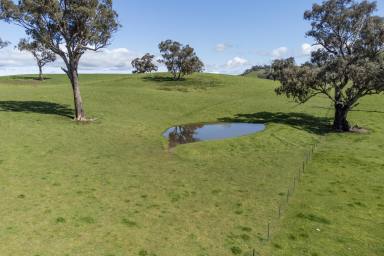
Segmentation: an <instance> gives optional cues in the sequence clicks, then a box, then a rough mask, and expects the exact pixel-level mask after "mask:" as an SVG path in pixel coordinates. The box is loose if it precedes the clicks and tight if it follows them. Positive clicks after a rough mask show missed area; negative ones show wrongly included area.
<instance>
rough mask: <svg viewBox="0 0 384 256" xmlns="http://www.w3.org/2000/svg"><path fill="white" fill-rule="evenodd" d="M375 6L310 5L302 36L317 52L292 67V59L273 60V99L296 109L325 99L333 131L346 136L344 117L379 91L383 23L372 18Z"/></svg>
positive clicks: (383, 85)
mask: <svg viewBox="0 0 384 256" xmlns="http://www.w3.org/2000/svg"><path fill="white" fill-rule="evenodd" d="M375 10H376V3H375V2H369V1H362V2H360V1H359V2H356V1H353V0H327V1H324V2H323V3H322V4H314V5H313V7H312V10H309V11H306V12H305V14H304V18H305V19H306V20H308V21H310V22H311V26H312V29H311V30H310V31H308V32H307V36H309V37H311V38H313V39H314V41H315V45H318V46H319V49H318V50H317V51H314V52H313V53H312V56H311V61H310V62H308V63H306V64H304V65H296V64H295V61H294V59H293V58H290V59H286V60H276V61H275V62H274V63H273V65H272V68H273V71H274V77H275V78H276V79H277V80H279V81H280V83H281V86H280V87H278V88H277V89H276V93H277V94H279V95H280V94H284V95H286V96H288V97H292V98H293V99H295V100H296V101H298V102H300V103H304V102H306V101H308V100H309V99H310V98H312V97H314V96H315V95H318V94H322V95H325V96H326V97H327V98H328V99H329V100H330V101H331V102H332V103H333V105H334V108H335V116H334V122H333V129H334V130H336V131H350V129H351V126H350V123H349V122H348V119H347V117H348V113H349V112H350V111H351V109H353V108H354V107H356V106H357V105H358V104H359V100H360V99H361V98H362V97H364V96H367V95H372V94H380V93H382V92H383V91H384V58H383V54H384V53H383V52H384V19H383V17H379V16H375V15H374V12H375Z"/></svg>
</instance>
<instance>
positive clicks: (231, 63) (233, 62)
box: [227, 57, 248, 68]
mask: <svg viewBox="0 0 384 256" xmlns="http://www.w3.org/2000/svg"><path fill="white" fill-rule="evenodd" d="M247 63H248V60H246V59H243V58H241V57H234V58H233V59H230V60H228V61H227V67H228V68H236V67H241V66H244V65H245V64H247Z"/></svg>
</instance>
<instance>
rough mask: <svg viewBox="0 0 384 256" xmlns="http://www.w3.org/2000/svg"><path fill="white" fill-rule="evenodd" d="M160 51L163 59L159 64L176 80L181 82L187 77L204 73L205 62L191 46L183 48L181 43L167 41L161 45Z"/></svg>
mask: <svg viewBox="0 0 384 256" xmlns="http://www.w3.org/2000/svg"><path fill="white" fill-rule="evenodd" d="M159 49H160V53H161V55H162V57H163V59H162V60H160V61H159V62H160V63H163V64H164V65H165V66H166V67H167V69H168V71H169V72H170V73H171V74H172V76H173V79H174V80H180V78H182V77H183V76H185V75H190V74H192V73H194V72H202V71H203V68H204V64H203V62H202V61H201V60H200V59H199V57H197V55H196V52H195V50H194V49H193V48H192V47H190V46H189V45H185V46H183V45H182V44H181V43H179V42H176V41H172V40H166V41H163V42H161V43H160V44H159Z"/></svg>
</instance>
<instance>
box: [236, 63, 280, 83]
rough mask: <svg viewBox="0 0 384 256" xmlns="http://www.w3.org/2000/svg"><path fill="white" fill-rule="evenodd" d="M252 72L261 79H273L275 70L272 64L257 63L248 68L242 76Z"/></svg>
mask: <svg viewBox="0 0 384 256" xmlns="http://www.w3.org/2000/svg"><path fill="white" fill-rule="evenodd" d="M250 73H256V76H257V77H258V78H261V79H269V80H273V72H272V66H271V65H255V66H252V67H251V68H249V69H246V70H245V71H244V72H243V73H242V74H241V76H247V75H249V74H250Z"/></svg>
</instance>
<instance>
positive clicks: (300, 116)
mask: <svg viewBox="0 0 384 256" xmlns="http://www.w3.org/2000/svg"><path fill="white" fill-rule="evenodd" d="M218 120H219V121H221V122H243V123H277V124H285V125H289V126H292V127H295V128H297V129H300V130H305V131H307V132H310V133H314V134H318V135H324V134H326V133H329V132H331V131H332V129H331V125H330V123H331V119H330V118H327V117H317V116H312V115H309V114H305V113H282V112H276V113H271V112H259V113H253V114H237V115H235V116H234V117H224V118H219V119H218Z"/></svg>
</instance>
